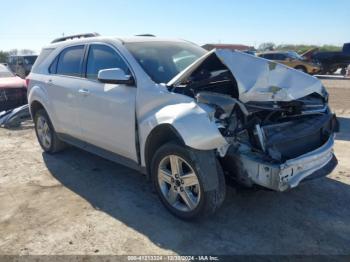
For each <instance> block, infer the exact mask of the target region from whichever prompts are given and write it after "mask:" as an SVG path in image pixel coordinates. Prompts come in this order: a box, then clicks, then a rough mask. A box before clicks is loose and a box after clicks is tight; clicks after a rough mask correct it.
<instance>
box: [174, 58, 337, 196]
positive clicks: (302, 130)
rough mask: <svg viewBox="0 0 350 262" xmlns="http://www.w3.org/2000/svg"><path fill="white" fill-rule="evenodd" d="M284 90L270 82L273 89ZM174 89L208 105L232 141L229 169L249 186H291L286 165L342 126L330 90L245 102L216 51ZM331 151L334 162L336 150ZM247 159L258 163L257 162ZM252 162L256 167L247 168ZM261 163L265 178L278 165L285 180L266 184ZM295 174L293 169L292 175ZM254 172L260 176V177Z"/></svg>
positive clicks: (225, 156)
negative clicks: (284, 99)
mask: <svg viewBox="0 0 350 262" xmlns="http://www.w3.org/2000/svg"><path fill="white" fill-rule="evenodd" d="M300 88H303V87H302V86H301V87H300ZM274 89H275V90H274ZM281 89H282V88H280V87H278V86H270V91H271V92H272V93H277V92H279V91H280V90H281ZM172 91H173V92H177V93H181V94H184V95H187V96H191V97H193V98H195V100H196V102H197V103H198V104H199V105H204V106H207V109H206V111H207V112H208V114H209V115H210V118H211V119H212V121H215V123H216V125H217V127H218V129H219V130H220V132H221V134H222V136H223V137H225V139H226V140H227V141H228V143H229V147H228V148H227V151H225V152H222V151H221V152H220V157H219V159H220V162H221V163H222V166H223V168H224V171H225V172H226V173H227V174H228V175H230V176H232V177H233V178H235V179H237V180H239V181H240V182H243V183H244V184H246V185H251V184H254V183H255V184H261V185H263V186H266V187H269V188H273V189H276V190H281V191H282V190H285V189H286V188H287V187H290V185H286V184H284V185H282V184H281V179H282V173H283V172H282V169H283V168H281V166H283V165H285V163H287V162H288V161H293V160H294V159H297V158H298V157H301V156H304V155H306V154H308V153H310V152H313V151H315V150H318V149H319V148H321V147H322V146H324V145H325V144H327V142H329V141H330V140H333V136H334V132H337V131H338V128H339V127H338V122H337V120H336V117H335V115H334V114H332V112H331V111H330V109H329V107H328V94H327V93H326V91H325V90H324V91H323V93H322V95H321V94H320V93H317V92H312V93H310V94H307V95H305V96H303V97H300V98H298V99H295V100H290V101H278V99H276V101H247V102H245V103H243V102H242V101H240V95H239V93H240V92H239V86H238V84H237V80H236V79H235V77H234V75H233V74H232V71H231V70H229V69H228V67H227V66H225V65H224V64H223V63H222V61H220V59H219V58H218V57H217V56H210V57H209V58H208V59H207V60H205V61H204V62H203V63H202V64H201V65H200V66H199V67H197V68H196V69H195V70H194V71H193V72H191V74H190V75H189V76H188V77H186V78H185V80H183V81H181V82H180V83H178V85H176V86H173V87H172ZM272 97H273V95H272ZM327 150H328V151H327V154H328V155H327V157H328V158H327V163H328V162H330V153H329V152H330V151H329V149H327ZM332 156H333V153H332ZM333 157H334V156H333ZM247 159H249V161H254V163H258V164H256V166H254V167H253V165H252V163H250V162H249V161H248V160H247ZM332 159H333V158H332ZM334 159H335V157H334ZM323 160H325V159H323ZM333 161H336V159H335V160H333ZM259 163H260V164H259ZM334 163H335V162H334ZM248 164H249V165H250V167H247V165H248ZM261 164H262V165H261ZM333 166H335V165H333ZM251 168H253V169H254V170H251ZM260 168H263V169H264V170H263V172H264V171H266V172H265V173H266V174H265V177H264V178H263V179H264V180H266V179H267V178H268V177H270V175H271V172H272V170H273V169H275V170H274V171H273V172H275V173H276V172H278V173H279V175H278V179H277V180H279V181H272V182H271V181H270V182H268V183H270V184H269V185H265V184H264V183H267V182H266V181H265V182H264V181H259V179H261V178H262V175H261V171H259V169H260ZM296 168H299V170H301V169H302V168H300V167H296ZM256 169H257V170H256ZM310 170H311V171H315V170H316V169H315V167H314V168H311V169H309V170H308V171H307V172H306V171H305V172H306V173H307V174H308V175H309V174H310V172H311V171H310ZM293 172H294V174H293ZM305 172H304V174H303V175H299V176H300V180H301V179H303V178H304V177H305V176H306V175H305V174H306V173H305ZM295 174H296V171H295V170H293V171H292V173H291V174H288V175H287V176H289V175H290V176H291V177H292V176H293V175H295ZM283 175H285V174H283ZM254 176H257V177H259V176H260V178H256V179H254ZM275 177H276V175H275ZM274 179H275V180H276V178H274ZM252 180H254V181H252ZM287 180H288V179H287ZM271 183H275V185H272V184H271ZM276 183H277V184H278V185H277V184H276ZM298 183H299V181H298Z"/></svg>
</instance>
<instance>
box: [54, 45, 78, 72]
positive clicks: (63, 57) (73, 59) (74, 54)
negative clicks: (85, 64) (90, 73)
mask: <svg viewBox="0 0 350 262" xmlns="http://www.w3.org/2000/svg"><path fill="white" fill-rule="evenodd" d="M83 55H84V46H74V47H69V48H67V49H65V50H63V51H62V53H61V54H60V57H59V59H58V64H57V74H60V75H69V76H81V74H80V72H81V70H80V67H81V60H82V59H83Z"/></svg>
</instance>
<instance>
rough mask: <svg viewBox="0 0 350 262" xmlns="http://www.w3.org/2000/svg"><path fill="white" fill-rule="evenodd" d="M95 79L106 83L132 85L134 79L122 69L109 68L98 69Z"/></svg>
mask: <svg viewBox="0 0 350 262" xmlns="http://www.w3.org/2000/svg"><path fill="white" fill-rule="evenodd" d="M97 79H98V80H99V81H100V82H102V83H107V84H123V85H134V84H135V80H134V78H133V77H132V76H130V75H127V74H125V72H124V70H123V69H120V68H110V69H102V70H100V71H98V75H97Z"/></svg>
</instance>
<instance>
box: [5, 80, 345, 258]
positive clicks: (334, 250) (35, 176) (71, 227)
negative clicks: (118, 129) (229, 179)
mask: <svg viewBox="0 0 350 262" xmlns="http://www.w3.org/2000/svg"><path fill="white" fill-rule="evenodd" d="M337 82H338V81H329V80H325V81H324V83H325V85H326V86H327V87H329V92H330V101H331V104H332V106H333V107H334V108H335V111H336V112H337V113H338V116H340V121H341V133H340V134H339V135H338V136H337V140H336V144H335V152H336V155H337V157H338V160H339V165H338V167H337V169H336V170H335V171H334V172H333V173H332V174H331V175H329V176H328V177H326V178H322V179H319V180H315V181H311V182H308V183H305V184H302V185H301V186H300V187H298V188H296V189H294V190H291V191H289V192H285V193H276V192H272V191H264V190H251V189H250V190H248V189H238V190H237V192H234V190H233V189H231V188H229V189H228V194H227V198H226V201H225V203H224V205H223V207H222V209H221V210H220V211H219V212H218V213H217V215H216V216H214V217H212V218H210V219H207V220H204V221H200V222H196V223H187V222H183V221H180V220H178V219H176V218H175V217H173V216H172V215H170V214H169V213H168V212H167V211H166V210H165V209H164V208H163V206H162V205H161V203H160V201H159V200H158V198H157V196H156V195H155V194H154V193H153V192H152V191H151V190H150V185H149V184H148V182H147V181H146V179H145V177H144V176H142V175H141V174H139V173H137V172H135V171H133V170H130V169H128V168H126V167H123V166H120V165H117V164H115V163H112V162H109V161H107V160H104V159H102V158H99V157H97V156H94V155H91V154H89V153H86V152H84V151H81V150H78V149H75V148H69V149H67V150H65V151H64V152H62V153H60V154H57V155H54V156H51V155H47V154H45V153H43V152H42V150H41V149H40V148H39V145H38V143H37V141H36V138H35V134H34V131H33V127H32V124H31V122H28V123H26V124H25V125H24V126H23V127H21V128H19V129H15V130H5V129H0V232H1V233H0V254H12V255H18V254H21V255H25V254H32V255H33V254H36V255H40V254H57V255H63V254H64V255H67V254H76V255H78V254H80V255H81V254H85V255H86V254H105V255H109V254H144V255H146V254H159V255H160V254H204V253H205V254H350V245H349V243H350V209H349V200H350V162H349V159H350V142H349V141H350V111H349V109H350V107H349V106H350V103H349V100H350V81H341V82H342V83H337Z"/></svg>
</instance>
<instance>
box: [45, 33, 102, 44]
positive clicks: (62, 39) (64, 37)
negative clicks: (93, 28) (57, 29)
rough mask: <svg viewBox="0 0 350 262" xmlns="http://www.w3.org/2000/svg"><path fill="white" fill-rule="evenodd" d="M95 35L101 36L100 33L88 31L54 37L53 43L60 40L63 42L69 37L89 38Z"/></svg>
mask: <svg viewBox="0 0 350 262" xmlns="http://www.w3.org/2000/svg"><path fill="white" fill-rule="evenodd" d="M95 36H100V34H98V33H87V34H78V35H68V36H63V37H59V38H56V39H54V40H53V41H52V42H51V44H53V43H58V42H63V41H66V40H69V39H74V38H87V37H95Z"/></svg>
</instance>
